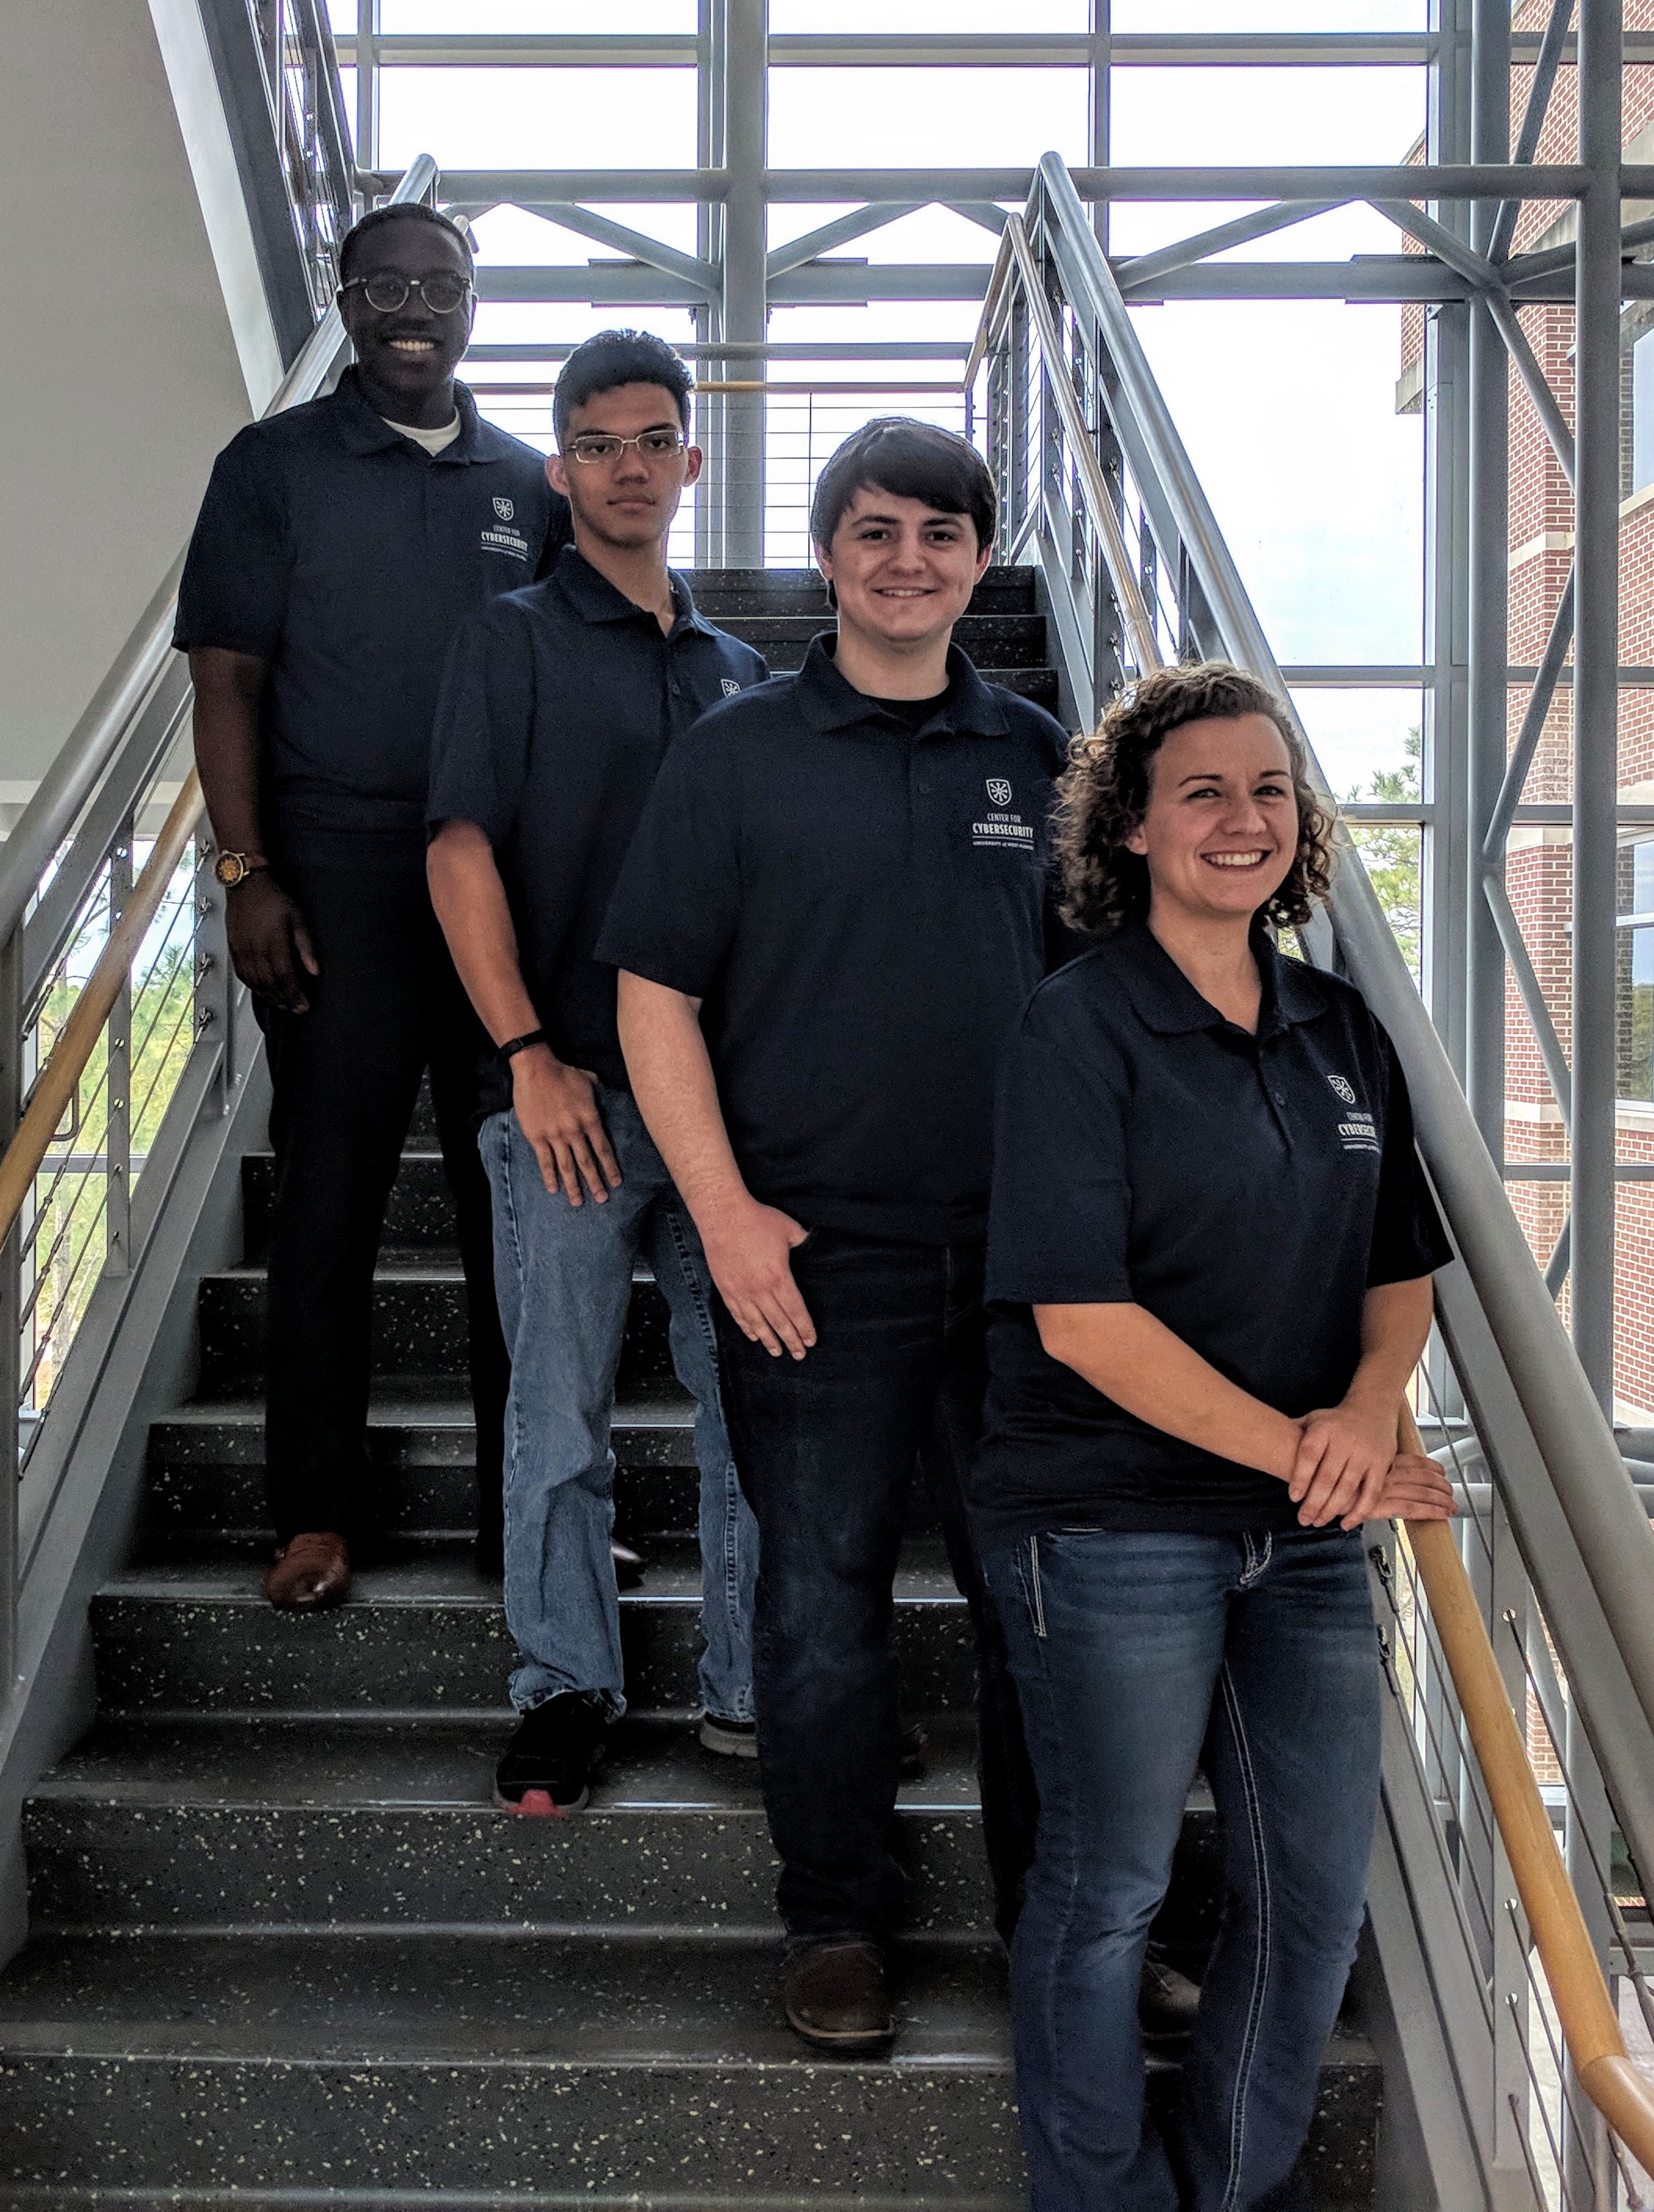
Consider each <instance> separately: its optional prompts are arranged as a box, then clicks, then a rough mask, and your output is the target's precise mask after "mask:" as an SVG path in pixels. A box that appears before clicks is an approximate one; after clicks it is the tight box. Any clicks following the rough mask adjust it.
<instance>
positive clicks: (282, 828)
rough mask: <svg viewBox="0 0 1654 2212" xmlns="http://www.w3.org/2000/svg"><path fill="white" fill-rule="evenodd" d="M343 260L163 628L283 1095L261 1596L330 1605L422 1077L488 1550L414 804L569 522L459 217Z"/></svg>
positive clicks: (457, 1127)
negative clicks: (481, 302)
mask: <svg viewBox="0 0 1654 2212" xmlns="http://www.w3.org/2000/svg"><path fill="white" fill-rule="evenodd" d="M340 269H341V282H340V289H339V308H340V313H342V315H343V317H344V326H345V329H346V331H348V332H349V334H350V338H351V340H352V342H353V343H354V346H355V349H356V366H355V367H354V368H350V369H347V370H346V371H345V373H344V376H343V378H342V379H341V380H340V382H339V385H338V388H337V391H335V392H332V393H331V395H330V396H329V397H328V398H323V399H318V400H315V401H313V402H312V403H311V404H309V405H307V406H304V407H298V408H295V409H293V410H291V411H290V412H289V413H286V414H283V415H277V416H272V417H271V419H270V420H268V421H266V422H258V423H255V424H254V425H253V426H252V428H249V429H246V430H244V431H242V432H241V434H240V436H238V437H237V438H235V439H234V441H232V443H231V444H230V445H229V446H228V447H226V449H225V450H224V452H223V453H221V454H220V455H219V457H218V459H217V462H216V465H215V466H214V469H213V473H212V481H211V483H210V485H209V487H208V490H207V495H206V498H205V501H204V503H203V506H202V509H201V515H200V520H198V523H197V525H196V530H195V535H194V538H193V539H192V542H191V546H190V552H189V557H188V560H187V562H186V564H185V572H184V579H183V582H182V585H181V586H180V588H179V615H178V627H177V631H176V635H175V640H174V642H175V643H176V644H177V645H179V647H182V648H185V649H186V650H187V651H188V653H189V655H190V671H191V674H192V678H193V679H194V683H195V748H196V758H197V761H198V764H199V767H200V770H201V781H202V787H203V789H204V793H205V794H206V801H207V811H208V813H209V815H210V817H211V821H212V826H213V833H214V836H216V839H217V842H218V846H219V858H218V861H217V875H218V880H219V881H220V883H221V884H223V885H224V887H225V900H226V922H227V927H228V934H229V946H230V957H231V958H232V960H233V961H234V966H235V971H236V973H237V975H240V977H241V979H242V980H243V981H244V982H246V984H247V985H248V986H249V987H251V989H252V992H253V993H254V994H255V996H254V1000H253V1003H254V1006H255V1009H256V1011H257V1013H258V1020H259V1022H260V1024H261V1025H262V1027H263V1029H264V1031H265V1039H266V1042H267V1045H268V1049H269V1055H270V1066H271V1079H272V1083H273V1085H274V1100H273V1103H272V1106H271V1124H270V1127H271V1144H272V1146H273V1147H274V1150H275V1153H276V1196H275V1216H274V1221H273V1225H272V1229H271V1246H270V1328H269V1356H268V1367H267V1375H266V1391H267V1406H268V1412H267V1419H266V1425H265V1459H266V1472H267V1480H268V1486H269V1494H270V1510H271V1517H272V1519H273V1520H274V1522H275V1527H276V1537H277V1554H276V1560H275V1563H274V1565H272V1566H271V1569H270V1571H269V1572H268V1574H267V1575H266V1577H265V1591H266V1594H267V1595H268V1596H269V1597H270V1599H271V1602H272V1603H273V1604H276V1605H278V1606H290V1607H301V1608H303V1609H314V1608H316V1607H323V1606H329V1605H337V1604H338V1603H340V1602H341V1601H343V1600H344V1597H345V1596H346V1595H348V1594H349V1591H350V1571H351V1558H350V1547H351V1546H352V1544H353V1543H358V1544H359V1542H360V1540H361V1539H362V1538H364V1537H367V1536H369V1535H371V1534H373V1532H374V1522H375V1517H376V1516H375V1513H374V1500H373V1498H372V1494H371V1486H370V1480H369V1470H368V1455H367V1416H368V1335H369V1322H370V1315H371V1301H372V1290H373V1272H374V1257H375V1255H376V1252H377V1249H378V1244H379V1237H380V1229H381V1226H382V1225H383V1222H384V1217H385V1207H386V1200H387V1199H388V1197H389V1194H390V1189H391V1185H392V1181H393V1180H394V1178H395V1176H396V1172H397V1165H398V1159H399V1157H400V1154H401V1150H402V1146H403V1142H404V1138H405V1136H406V1134H407V1130H408V1125H409V1121H410V1117H411V1115H412V1111H413V1105H414V1099H415V1097H416V1094H417V1091H418V1087H419V1081H420V1078H421V1075H422V1074H423V1073H424V1071H425V1070H426V1069H427V1068H429V1072H430V1079H431V1093H432V1098H433V1102H434V1103H435V1109H436V1119H437V1126H438V1129H439V1131H440V1133H441V1144H442V1153H443V1161H444V1165H445V1167H446V1169H447V1176H448V1181H449V1183H450V1185H451V1187H452V1188H453V1194H454V1198H455V1201H456V1203H457V1206H458V1208H459V1244H460V1255H461V1258H462V1261H463V1262H464V1266H465V1281H466V1287H467V1291H468V1294H469V1304H470V1312H471V1389H472V1396H473V1401H474V1407H475V1413H476V1420H477V1483H478V1493H479V1495H478V1520H477V1532H478V1557H479V1561H480V1563H481V1564H482V1565H484V1566H485V1567H486V1566H488V1565H490V1563H491V1561H492V1559H494V1558H495V1557H496V1556H497V1553H498V1547H499V1514H500V1504H499V1488H500V1462H501V1453H502V1431H503V1420H504V1408H505V1392H506V1382H507V1376H506V1354H505V1346H504V1343H503V1340H502V1336H501V1333H500V1328H499V1322H498V1319H497V1316H496V1310H495V1305H494V1293H493V1283H492V1272H491V1267H490V1257H491V1255H490V1219H489V1203H488V1186H487V1182H486V1180H485V1178H484V1176H483V1171H482V1168H481V1165H480V1164H479V1162H478V1160H477V1152H476V1146H475V1141H474V1139H473V1137H472V1134H471V1097H472V1088H473V1085H474V1080H475V1069H476V1062H477V1054H478V1050H479V1048H480V1046H481V1042H482V1040H481V1039H480V1037H479V1036H478V1034H477V1029H476V1024H475V1019H474V1017H473V1016H472V1014H471V1010H470V1008H469V1006H467V1005H466V1003H465V994H464V993H463V991H462V990H461V989H460V988H459V982H458V980H457V978H456V977H455V975H454V973H453V964H452V963H451V962H450V960H449V958H448V956H447V950H446V948H445V946H444V945H443V942H442V938H441V932H440V931H439V929H438V928H437V927H436V922H435V916H434V915H433V914H432V912H431V906H430V899H429V894H428V892H427V890H426V886H425V872H424V842H425V841H424V821H425V787H426V780H427V774H428V769H429V749H430V734H431V720H432V717H433V714H435V707H436V695H437V690H438V687H439V684H440V682H441V670H442V661H443V656H444V654H445V653H446V651H447V645H448V641H449V640H450V639H451V638H452V637H453V634H454V632H455V630H456V629H458V628H459V624H460V623H461V622H462V621H463V620H464V619H465V617H466V616H467V615H468V614H470V613H471V611H472V610H473V609H474V608H476V607H478V606H481V605H483V604H484V603H485V602H486V601H487V600H489V599H492V598H493V597H495V596H496V594H498V593H500V592H509V591H514V590H515V589H516V588H517V587H518V586H520V585H522V584H526V583H527V582H528V581H530V580H531V579H532V577H533V575H534V574H535V573H536V569H537V564H538V562H539V561H540V559H541V557H542V553H543V550H544V549H545V548H546V547H547V546H548V545H550V546H551V547H553V548H555V547H556V545H557V544H560V543H561V542H562V538H563V537H564V536H565V535H566V534H567V528H568V520H567V508H566V507H565V504H564V502H563V501H562V499H561V498H560V497H558V496H557V495H555V494H554V493H552V492H551V491H550V490H549V489H548V487H547V484H546V482H545V477H544V465H543V463H542V461H541V459H540V457H539V455H538V453H534V452H533V451H532V449H531V448H530V447H526V446H524V445H521V444H520V443H519V442H518V441H517V440H516V439H514V438H510V437H508V436H507V435H505V433H504V432H503V431H501V430H496V429H495V428H492V427H491V425H490V424H488V423H486V422H483V421H482V420H481V419H480V418H479V416H478V415H477V409H476V406H475V404H473V402H472V400H471V395H470V394H469V392H466V390H465V386H463V385H460V384H456V382H455V381H454V370H455V368H457V366H458V365H459V360H460V357H461V356H462V355H463V354H464V352H465V346H466V343H467V342H468V339H469V337H470V332H471V314H472V310H473V306H474V300H475V294H474V291H473V288H472V281H471V279H472V266H471V248H470V246H469V245H468V243H467V241H466V239H465V234H464V233H463V232H462V231H461V230H460V229H459V227H458V226H457V225H456V224H454V223H453V222H450V221H449V220H448V219H447V216H442V215H440V214H438V213H437V212H436V211H435V210H434V209H430V208H425V207H417V206H410V207H392V208H382V209H380V210H377V211H375V212H374V213H373V214H371V215H368V216H364V217H363V218H362V222H360V223H358V224H357V225H356V228H355V229H354V230H352V231H351V233H350V235H349V236H348V237H347V238H346V240H345V241H344V247H343V251H342V253H341V257H340Z"/></svg>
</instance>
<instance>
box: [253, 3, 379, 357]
mask: <svg viewBox="0 0 1654 2212" xmlns="http://www.w3.org/2000/svg"><path fill="white" fill-rule="evenodd" d="M247 12H248V14H249V15H250V16H251V17H252V27H253V31H254V33H255V35H256V38H257V40H258V57H259V60H260V62H261V64H262V65H263V70H264V79H265V96H266V97H267V99H268V100H269V102H270V120H271V130H272V131H274V133H275V138H276V147H277V154H278V155H279V157H280V160H281V164H282V173H283V182H284V183H285V185H286V187H287V203H288V205H289V208H290V209H291V210H292V214H293V228H294V231H295V234H296V236H297V238H298V241H299V251H300V252H301V256H302V257H303V260H304V268H305V280H306V282H307V284H308V286H309V288H310V301H311V307H312V311H313V313H314V314H315V315H316V317H317V318H318V319H320V318H321V317H322V316H323V315H325V313H327V310H328V308H329V307H330V306H331V303H332V298H333V294H334V290H335V289H336V288H337V283H338V276H339V266H338V260H339V246H340V245H341V243H342V242H343V240H344V233H345V231H346V229H348V228H349V227H350V210H351V209H352V207H353V206H354V204H355V195H356V172H355V168H354V167H353V164H352V161H351V155H350V125H349V124H348V123H347V121H346V119H345V113H344V93H343V89H342V88H341V85H340V82H339V68H338V58H337V54H336V53H335V52H334V50H333V34H332V31H331V27H330V26H329V24H328V21H327V17H326V14H325V9H323V7H322V5H321V0H247Z"/></svg>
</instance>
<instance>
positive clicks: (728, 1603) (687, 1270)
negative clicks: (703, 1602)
mask: <svg viewBox="0 0 1654 2212" xmlns="http://www.w3.org/2000/svg"><path fill="white" fill-rule="evenodd" d="M666 1233H667V1235H668V1236H669V1237H670V1238H671V1239H672V1250H673V1251H674V1252H675V1253H676V1254H677V1255H678V1273H679V1275H680V1276H681V1277H682V1278H683V1283H684V1290H685V1291H687V1292H688V1293H689V1302H690V1305H691V1306H692V1307H693V1309H694V1310H695V1317H696V1321H697V1322H699V1323H700V1325H701V1334H702V1336H703V1337H704V1339H705V1340H706V1346H707V1352H708V1357H709V1358H710V1360H711V1363H712V1386H713V1389H715V1391H716V1392H717V1394H718V1413H719V1418H720V1419H721V1421H722V1422H723V1425H724V1434H725V1437H727V1436H728V1434H729V1414H728V1409H727V1407H726V1406H725V1404H724V1384H723V1376H722V1373H721V1370H720V1367H719V1364H718V1331H717V1328H716V1327H715V1323H714V1321H713V1317H712V1315H711V1313H710V1312H709V1311H708V1308H707V1305H706V1302H705V1301H704V1300H703V1299H702V1296H701V1285H700V1284H699V1282H698V1281H697V1280H696V1269H695V1266H694V1262H693V1257H692V1255H691V1253H690V1244H689V1239H688V1238H687V1237H685V1236H684V1218H683V1215H682V1214H681V1213H680V1212H678V1208H677V1207H676V1206H672V1205H671V1204H668V1205H667V1206H666ZM726 1449H729V1447H728V1445H727V1444H726ZM725 1490H726V1492H727V1493H729V1484H728V1471H727V1469H726V1470H725ZM738 1498H739V1490H738V1491H737V1492H734V1493H733V1494H727V1496H726V1499H725V1504H724V1525H723V1542H722V1544H721V1547H720V1549H721V1557H722V1562H723V1586H724V1612H725V1615H726V1617H727V1620H729V1622H730V1624H731V1626H733V1627H735V1628H739V1626H740V1581H739V1562H738V1559H737V1541H736V1514H737V1512H738V1511H739V1504H738V1502H737V1501H738Z"/></svg>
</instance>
